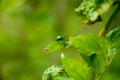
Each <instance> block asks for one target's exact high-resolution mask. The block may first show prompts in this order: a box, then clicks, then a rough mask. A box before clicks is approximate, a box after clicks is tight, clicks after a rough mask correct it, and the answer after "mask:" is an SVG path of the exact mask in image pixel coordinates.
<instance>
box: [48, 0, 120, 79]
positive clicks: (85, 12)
mask: <svg viewBox="0 0 120 80" xmlns="http://www.w3.org/2000/svg"><path fill="white" fill-rule="evenodd" d="M113 3H114V0H108V1H105V0H84V1H83V2H82V3H81V5H80V7H79V8H77V9H76V10H75V11H76V12H77V14H78V15H79V16H80V17H81V19H82V21H83V22H84V23H86V24H91V23H95V22H98V21H101V16H102V15H103V14H104V13H105V12H106V11H107V10H108V9H109V8H110V7H111V5H112V4H113ZM117 8H119V6H118V7H117ZM116 10H118V9H116ZM117 12H118V11H117ZM117 12H116V11H115V14H116V13H117ZM113 15H114V13H113ZM113 17H114V16H112V18H113ZM112 18H111V19H110V20H111V21H112ZM107 24H109V21H108V23H107ZM106 27H107V28H106ZM109 27H110V25H107V26H105V27H104V29H108V28H109ZM106 33H107V32H103V33H102V34H104V35H99V36H98V35H95V34H83V35H79V36H77V37H70V38H69V41H68V42H65V41H63V39H64V37H63V36H58V37H57V38H56V42H53V43H52V44H50V45H48V47H47V50H48V52H53V51H57V50H60V49H61V48H63V47H66V46H67V48H68V47H70V46H73V47H74V48H75V49H77V51H78V52H79V53H80V56H81V61H80V62H78V61H76V60H73V59H70V58H68V57H65V56H64V54H63V53H62V54H61V58H62V63H63V65H64V66H65V68H64V69H65V71H66V74H67V75H68V76H69V77H70V78H72V79H73V80H101V78H102V76H103V74H104V71H105V70H106V68H107V67H108V65H109V64H110V62H111V60H112V58H113V55H115V53H117V52H119V49H120V45H119V44H120V27H118V28H116V29H114V30H111V31H110V32H109V33H108V34H106ZM66 43H67V44H66ZM54 77H55V76H53V79H51V80H54ZM55 79H56V80H59V79H63V78H62V77H61V78H55ZM63 80H64V79H63ZM67 80H69V79H67Z"/></svg>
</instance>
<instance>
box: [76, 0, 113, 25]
mask: <svg viewBox="0 0 120 80" xmlns="http://www.w3.org/2000/svg"><path fill="white" fill-rule="evenodd" d="M113 2H114V0H107V1H105V0H83V2H82V3H81V4H80V6H79V7H78V8H77V9H76V10H75V11H76V13H77V15H78V16H80V17H81V20H82V22H83V23H86V24H92V23H95V22H98V21H102V19H101V15H102V14H103V13H105V12H106V11H107V10H108V9H109V8H110V6H111V5H112V3H113Z"/></svg>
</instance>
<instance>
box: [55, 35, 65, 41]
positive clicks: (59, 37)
mask: <svg viewBox="0 0 120 80" xmlns="http://www.w3.org/2000/svg"><path fill="white" fill-rule="evenodd" d="M63 39H64V36H63V35H59V36H57V37H56V39H55V40H56V41H62V40H63Z"/></svg>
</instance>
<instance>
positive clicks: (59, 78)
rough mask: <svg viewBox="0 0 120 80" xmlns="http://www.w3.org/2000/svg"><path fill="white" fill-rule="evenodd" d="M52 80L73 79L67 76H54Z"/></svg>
mask: <svg viewBox="0 0 120 80" xmlns="http://www.w3.org/2000/svg"><path fill="white" fill-rule="evenodd" d="M53 80H74V79H72V78H67V77H54V78H53Z"/></svg>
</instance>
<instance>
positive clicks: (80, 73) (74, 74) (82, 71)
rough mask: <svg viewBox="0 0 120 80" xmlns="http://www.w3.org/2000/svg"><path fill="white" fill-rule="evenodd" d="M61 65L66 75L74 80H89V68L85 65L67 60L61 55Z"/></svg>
mask: <svg viewBox="0 0 120 80" xmlns="http://www.w3.org/2000/svg"><path fill="white" fill-rule="evenodd" d="M62 63H63V65H64V66H65V70H66V72H67V74H68V75H69V76H70V77H71V78H73V79H74V80H90V78H91V74H90V73H91V67H89V66H88V65H87V64H86V63H83V62H77V61H75V60H73V59H70V58H67V57H65V56H64V55H63V54H62Z"/></svg>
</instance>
